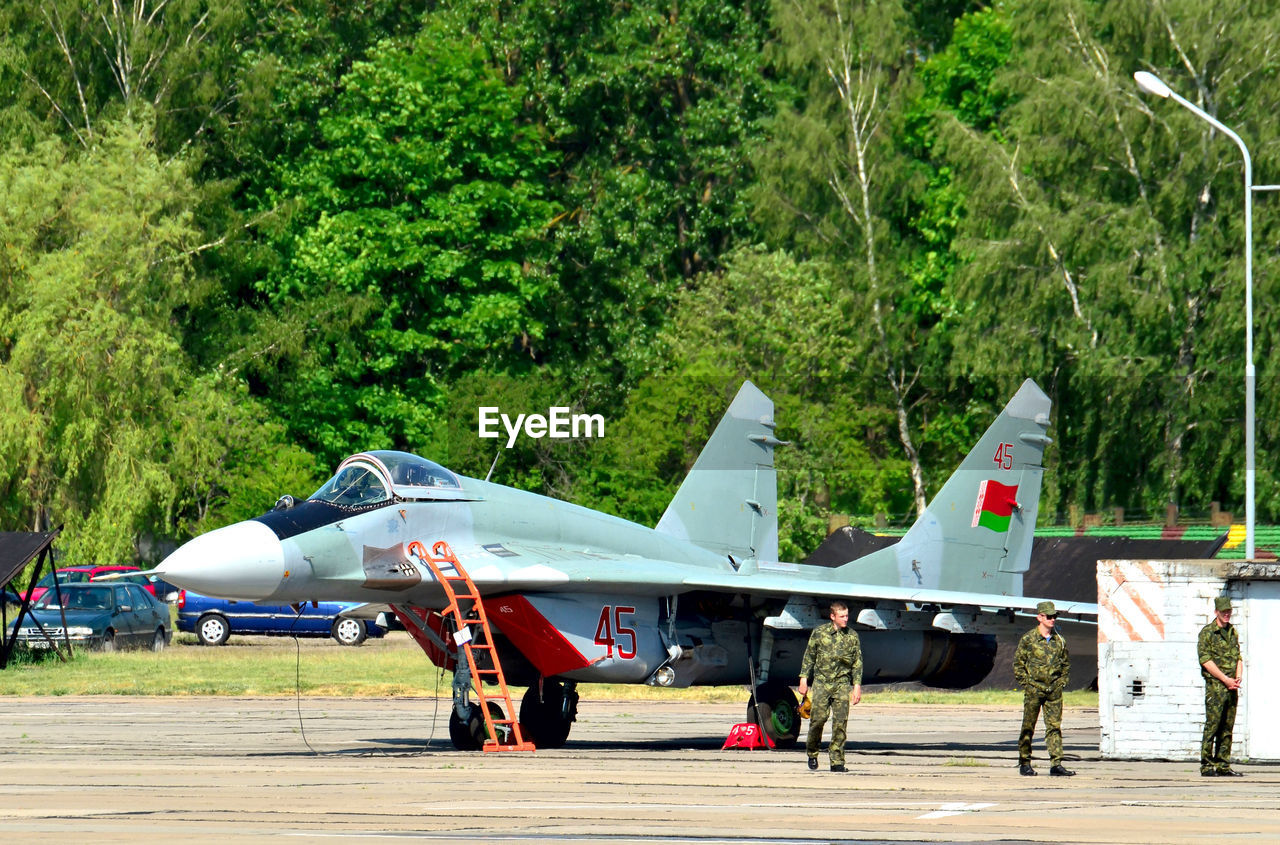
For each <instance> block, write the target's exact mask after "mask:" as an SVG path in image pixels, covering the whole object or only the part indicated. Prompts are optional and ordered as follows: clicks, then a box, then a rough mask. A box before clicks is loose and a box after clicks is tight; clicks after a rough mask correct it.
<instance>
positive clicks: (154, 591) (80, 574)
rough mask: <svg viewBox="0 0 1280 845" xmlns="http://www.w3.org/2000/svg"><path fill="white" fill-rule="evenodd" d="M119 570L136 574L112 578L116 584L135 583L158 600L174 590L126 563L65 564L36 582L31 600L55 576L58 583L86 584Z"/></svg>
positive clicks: (47, 586) (47, 585)
mask: <svg viewBox="0 0 1280 845" xmlns="http://www.w3.org/2000/svg"><path fill="white" fill-rule="evenodd" d="M120 572H136V573H138V574H137V575H125V576H122V577H120V578H114V579H112V580H113V581H115V583H117V584H137V585H138V586H139V587H142V589H144V590H146V591H147V592H148V593H150V594H151V595H153V596H155V597H156V598H157V599H159V600H160V601H164V600H165V596H166V595H168V594H169V593H171V592H174V588H173V586H172V585H170V584H167V583H165V582H164V581H161V580H160V579H159V578H156V577H155V576H153V575H143V574H142V570H141V569H139V568H138V567H136V566H130V565H128V564H123V563H122V564H118V565H114V566H66V567H63V568H62V569H55V570H54V571H53V572H49V573H46V574H45V576H44V577H43V578H41V579H40V580H39V581H37V582H36V586H35V589H34V590H32V591H31V600H32V601H36V600H37V599H39V598H40V597H41V596H43V595H44V591H45V590H48V589H51V588H52V587H53V579H54V578H55V577H56V578H57V579H58V583H59V584H87V583H89V582H90V581H96V580H97V579H99V578H101V577H102V576H103V575H115V574H116V573H120Z"/></svg>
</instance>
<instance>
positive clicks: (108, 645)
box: [98, 628, 116, 651]
mask: <svg viewBox="0 0 1280 845" xmlns="http://www.w3.org/2000/svg"><path fill="white" fill-rule="evenodd" d="M115 650H116V632H115V631H113V630H111V629H110V628H108V629H107V632H106V633H105V634H103V635H102V642H100V643H98V651H115Z"/></svg>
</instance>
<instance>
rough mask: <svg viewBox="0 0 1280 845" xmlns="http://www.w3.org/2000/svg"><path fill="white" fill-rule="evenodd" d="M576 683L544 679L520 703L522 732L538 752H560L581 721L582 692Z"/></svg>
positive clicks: (531, 688)
mask: <svg viewBox="0 0 1280 845" xmlns="http://www.w3.org/2000/svg"><path fill="white" fill-rule="evenodd" d="M576 686H577V685H576V684H574V683H573V682H569V683H567V684H566V683H562V682H561V681H555V680H547V679H542V680H541V681H539V682H538V683H537V684H534V685H533V686H531V687H529V691H528V692H526V693H525V694H524V699H523V700H522V701H521V702H520V729H521V730H522V731H523V732H524V735H525V737H526V738H527V739H529V740H530V741H531V742H532V743H533V744H534V745H536V746H537V747H538V748H560V747H561V746H562V745H564V743H565V740H567V739H568V738H569V729H570V728H571V727H572V726H573V722H574V720H575V719H576V718H577V717H578V692H577V690H576V689H574V687H576Z"/></svg>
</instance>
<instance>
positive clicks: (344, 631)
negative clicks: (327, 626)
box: [329, 616, 368, 645]
mask: <svg viewBox="0 0 1280 845" xmlns="http://www.w3.org/2000/svg"><path fill="white" fill-rule="evenodd" d="M329 634H330V636H332V637H333V638H334V639H335V640H337V641H338V642H340V643H342V645H360V643H362V642H364V641H365V638H366V637H367V636H368V632H367V631H365V628H364V622H363V621H361V620H359V619H351V618H349V617H346V616H339V617H338V618H337V619H335V620H333V628H332V629H331V630H330V631H329Z"/></svg>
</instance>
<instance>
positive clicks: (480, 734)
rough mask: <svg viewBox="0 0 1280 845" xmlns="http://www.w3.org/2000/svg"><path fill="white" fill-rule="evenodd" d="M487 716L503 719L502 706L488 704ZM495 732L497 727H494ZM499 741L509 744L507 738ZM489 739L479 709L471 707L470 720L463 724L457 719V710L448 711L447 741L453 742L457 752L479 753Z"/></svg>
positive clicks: (509, 740) (491, 702)
mask: <svg viewBox="0 0 1280 845" xmlns="http://www.w3.org/2000/svg"><path fill="white" fill-rule="evenodd" d="M489 715H490V716H491V717H493V718H494V719H501V718H504V716H503V713H502V705H501V704H498V702H496V701H490V702H489ZM495 730H497V726H495ZM499 737H500V739H501V740H502V741H503V743H504V744H506V743H509V742H511V739H510V738H509V737H503V736H501V733H499ZM488 738H489V734H488V731H486V730H485V723H484V716H482V715H480V707H479V706H478V705H475V704H473V705H471V718H470V719H467V721H466V722H465V723H464V722H463V721H462V719H460V718H459V717H458V711H457V710H450V711H449V739H450V741H452V742H453V747H454V748H456V749H458V750H459V751H479V750H480V749H481V748H482V747H483V746H484V742H485V740H486V739H488Z"/></svg>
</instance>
